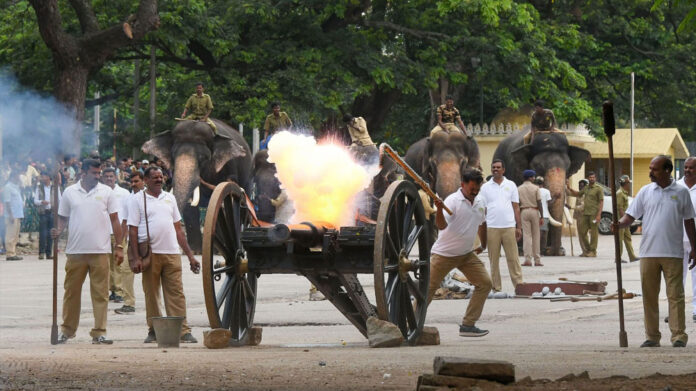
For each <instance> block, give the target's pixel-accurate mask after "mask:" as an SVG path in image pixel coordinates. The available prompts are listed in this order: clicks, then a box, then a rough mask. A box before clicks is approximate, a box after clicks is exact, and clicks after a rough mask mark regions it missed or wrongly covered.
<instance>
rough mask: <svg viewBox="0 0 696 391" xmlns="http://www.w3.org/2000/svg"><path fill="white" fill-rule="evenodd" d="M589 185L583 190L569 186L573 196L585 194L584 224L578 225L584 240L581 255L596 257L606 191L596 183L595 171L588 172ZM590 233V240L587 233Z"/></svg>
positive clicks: (581, 239) (579, 233)
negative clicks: (576, 189)
mask: <svg viewBox="0 0 696 391" xmlns="http://www.w3.org/2000/svg"><path fill="white" fill-rule="evenodd" d="M587 181H588V185H587V186H585V188H584V189H582V191H575V190H573V189H571V188H570V187H568V193H569V194H570V195H571V196H573V197H578V196H581V195H582V196H584V197H585V204H584V209H583V212H582V225H581V226H580V227H578V235H579V236H580V241H581V242H583V248H584V250H583V253H582V254H580V256H581V257H590V258H594V257H596V256H597V239H598V235H599V231H598V228H599V227H598V225H599V220H600V218H601V217H602V208H603V207H604V191H603V190H602V188H601V187H600V186H599V185H598V184H597V183H596V182H597V176H596V175H595V173H594V172H592V171H590V172H589V173H587ZM588 232H589V234H590V238H589V240H588V238H587V234H588Z"/></svg>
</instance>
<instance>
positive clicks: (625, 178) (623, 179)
mask: <svg viewBox="0 0 696 391" xmlns="http://www.w3.org/2000/svg"><path fill="white" fill-rule="evenodd" d="M631 182H632V181H631V178H629V176H628V175H621V178H619V183H631Z"/></svg>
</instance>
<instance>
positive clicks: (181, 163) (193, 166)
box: [172, 150, 200, 212]
mask: <svg viewBox="0 0 696 391" xmlns="http://www.w3.org/2000/svg"><path fill="white" fill-rule="evenodd" d="M173 175H174V178H173V181H172V184H173V186H174V188H173V193H174V197H175V198H176V204H177V206H178V207H179V211H182V212H183V209H184V205H185V204H186V203H187V202H188V200H189V199H190V198H191V196H192V194H193V190H194V189H195V188H196V187H198V185H199V184H200V174H199V166H198V158H197V157H196V153H195V151H193V150H191V151H180V153H179V154H178V155H177V156H176V157H175V159H174V174H173Z"/></svg>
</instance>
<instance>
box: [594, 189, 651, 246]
mask: <svg viewBox="0 0 696 391" xmlns="http://www.w3.org/2000/svg"><path fill="white" fill-rule="evenodd" d="M599 186H600V187H601V188H602V191H603V192H604V206H603V207H602V217H601V219H600V220H599V227H598V228H599V233H600V234H602V235H611V219H612V211H611V189H609V188H608V187H606V186H604V185H601V184H600V185H599ZM631 202H633V197H631V196H629V197H628V204H629V205H631ZM620 217H621V216H619V218H620ZM641 224H642V222H641V221H640V220H636V221H634V222H633V224H631V233H635V232H636V230H638V227H640V225H641Z"/></svg>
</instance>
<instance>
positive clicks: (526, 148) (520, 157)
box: [510, 144, 532, 170]
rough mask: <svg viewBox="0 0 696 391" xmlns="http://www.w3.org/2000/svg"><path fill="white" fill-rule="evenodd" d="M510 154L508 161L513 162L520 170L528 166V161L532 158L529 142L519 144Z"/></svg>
mask: <svg viewBox="0 0 696 391" xmlns="http://www.w3.org/2000/svg"><path fill="white" fill-rule="evenodd" d="M510 155H511V157H510V159H511V160H510V161H513V162H515V163H516V165H517V168H519V169H520V170H524V169H526V168H527V167H529V161H530V160H532V159H531V158H532V146H531V145H530V144H524V145H520V146H519V147H517V148H515V149H513V150H512V153H511V154H510Z"/></svg>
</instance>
